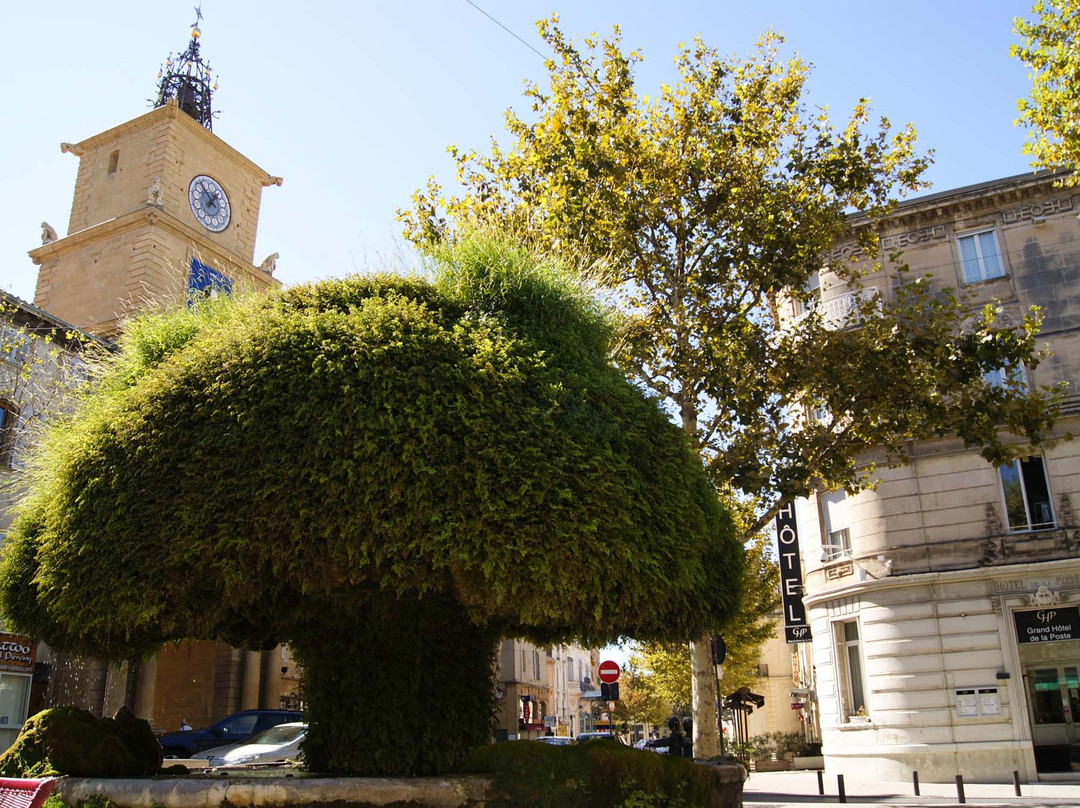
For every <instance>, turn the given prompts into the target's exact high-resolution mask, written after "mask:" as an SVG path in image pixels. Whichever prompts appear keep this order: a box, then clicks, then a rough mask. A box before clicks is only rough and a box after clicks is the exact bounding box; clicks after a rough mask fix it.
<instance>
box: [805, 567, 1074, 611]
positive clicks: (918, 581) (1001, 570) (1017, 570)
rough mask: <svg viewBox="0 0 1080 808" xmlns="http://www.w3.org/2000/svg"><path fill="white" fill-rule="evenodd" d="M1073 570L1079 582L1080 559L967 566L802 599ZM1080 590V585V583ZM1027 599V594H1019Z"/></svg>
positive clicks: (819, 600)
mask: <svg viewBox="0 0 1080 808" xmlns="http://www.w3.org/2000/svg"><path fill="white" fill-rule="evenodd" d="M1070 569H1071V570H1074V571H1075V572H1074V573H1073V574H1076V575H1078V580H1080V560H1078V559H1076V558H1063V559H1056V560H1054V561H1031V562H1028V563H1023V564H1008V565H1005V566H1000V567H967V568H965V569H958V570H943V571H941V572H915V573H910V574H906V575H891V576H889V577H888V578H868V579H867V580H866V581H861V582H852V583H851V584H849V585H847V586H843V587H836V588H835V589H826V590H822V591H820V592H813V593H809V594H807V595H804V596H803V603H804V604H806V606H819V605H822V604H825V603H829V602H831V601H835V600H841V599H843V598H850V597H852V596H858V595H861V594H862V593H864V592H876V591H880V590H883V589H903V588H907V587H913V586H932V585H935V584H941V583H949V584H952V583H959V582H968V581H985V582H987V583H989V584H992V583H993V582H994V581H996V580H1007V579H1015V578H1026V577H1031V578H1045V577H1047V576H1049V575H1055V574H1057V573H1059V572H1060V571H1063V570H1070ZM1077 587H1078V588H1080V583H1078V584H1077ZM988 594H993V595H996V596H998V597H1001V596H1005V595H1008V594H1010V593H1008V592H1004V591H992V592H991V593H988ZM1017 594H1023V595H1024V596H1025V597H1026V596H1027V594H1028V593H1027V592H1022V593H1017Z"/></svg>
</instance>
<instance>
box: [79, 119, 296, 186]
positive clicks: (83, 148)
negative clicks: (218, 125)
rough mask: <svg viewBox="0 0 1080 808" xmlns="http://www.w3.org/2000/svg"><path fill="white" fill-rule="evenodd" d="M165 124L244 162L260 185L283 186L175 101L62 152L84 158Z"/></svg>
mask: <svg viewBox="0 0 1080 808" xmlns="http://www.w3.org/2000/svg"><path fill="white" fill-rule="evenodd" d="M165 122H167V125H174V126H181V127H185V128H186V130H187V131H188V132H190V133H192V135H193V136H194V137H196V138H201V139H202V140H203V142H204V143H206V144H207V145H209V146H210V147H211V148H213V149H215V150H217V151H219V152H221V153H222V154H224V155H226V156H227V157H228V158H229V159H231V160H233V161H235V162H237V163H240V164H241V165H242V166H244V168H245V169H247V170H248V171H250V172H252V173H253V174H256V175H259V183H260V184H261V185H262V186H263V187H266V186H268V185H281V178H280V177H274V176H272V175H271V174H270V173H269V172H267V171H265V170H264V169H262V168H260V167H259V166H258V165H256V164H255V163H254V162H252V161H251V160H250V159H248V158H247V157H245V156H244V155H243V154H241V153H240V152H238V151H237V150H236V149H234V148H233V147H232V146H230V145H229V144H228V143H226V142H225V141H224V140H222V139H221V138H220V137H218V136H217V135H215V134H214V133H213V132H211V131H210V130H208V129H205V128H203V127H202V126H200V125H199V122H198V121H196V120H195V119H194V118H192V117H191V116H190V115H185V114H184V113H182V112H181V111H180V108H179V107H177V105H176V100H175V99H170V100H169V101H168V102H167V103H166V104H165V105H164V106H161V107H157V108H155V109H152V110H150V111H149V112H146V113H143V114H142V115H140V116H139V117H137V118H132V119H131V120H130V121H125V122H124V123H122V124H118V125H117V126H114V127H112V128H111V129H106V130H105V131H104V132H100V133H98V134H96V135H93V136H91V137H88V138H87V139H86V140H82V141H80V142H78V143H74V144H72V143H61V144H60V150H61V152H70V153H71V154H74V155H76V156H77V157H82V155H84V154H85V153H86V152H88V151H92V150H95V149H99V148H101V147H103V146H106V145H108V144H110V143H112V142H113V141H115V140H117V139H118V138H120V137H122V136H123V135H127V134H129V133H131V132H134V131H136V130H142V129H147V128H149V127H152V126H154V125H156V124H158V123H165Z"/></svg>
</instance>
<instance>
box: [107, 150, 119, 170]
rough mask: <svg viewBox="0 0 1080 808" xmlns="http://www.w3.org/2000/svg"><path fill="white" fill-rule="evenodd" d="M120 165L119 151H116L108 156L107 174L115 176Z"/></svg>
mask: <svg viewBox="0 0 1080 808" xmlns="http://www.w3.org/2000/svg"><path fill="white" fill-rule="evenodd" d="M119 165H120V150H119V149H117V150H116V151H114V152H113V153H112V154H110V155H109V173H110V174H115V173H116V169H117V167H118V166H119Z"/></svg>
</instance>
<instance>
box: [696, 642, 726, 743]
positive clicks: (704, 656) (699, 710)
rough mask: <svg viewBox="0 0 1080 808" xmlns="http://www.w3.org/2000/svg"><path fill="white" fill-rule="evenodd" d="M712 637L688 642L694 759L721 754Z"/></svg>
mask: <svg viewBox="0 0 1080 808" xmlns="http://www.w3.org/2000/svg"><path fill="white" fill-rule="evenodd" d="M711 642H712V637H711V636H708V635H707V636H705V637H702V638H701V639H699V640H698V641H697V642H692V643H690V666H691V668H692V673H693V678H692V680H691V696H690V698H691V705H690V706H691V710H692V712H693V714H694V757H696V758H711V757H715V756H716V755H719V754H720V734H719V732H718V731H717V721H716V671H715V668H714V667H713V661H712V645H711Z"/></svg>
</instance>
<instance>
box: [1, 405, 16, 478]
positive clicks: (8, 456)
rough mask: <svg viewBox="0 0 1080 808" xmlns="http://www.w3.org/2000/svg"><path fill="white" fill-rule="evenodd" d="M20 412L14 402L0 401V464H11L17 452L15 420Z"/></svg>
mask: <svg viewBox="0 0 1080 808" xmlns="http://www.w3.org/2000/svg"><path fill="white" fill-rule="evenodd" d="M18 414H19V411H18V410H17V409H16V408H15V405H14V404H10V403H8V402H7V401H0V466H11V460H12V457H13V455H14V454H15V421H16V420H17V419H18Z"/></svg>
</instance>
